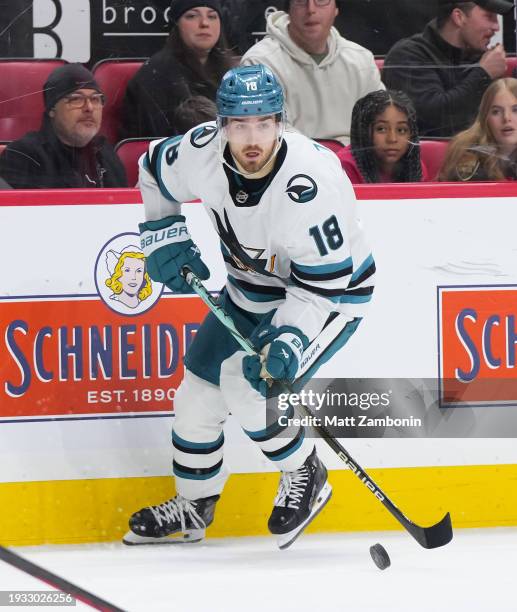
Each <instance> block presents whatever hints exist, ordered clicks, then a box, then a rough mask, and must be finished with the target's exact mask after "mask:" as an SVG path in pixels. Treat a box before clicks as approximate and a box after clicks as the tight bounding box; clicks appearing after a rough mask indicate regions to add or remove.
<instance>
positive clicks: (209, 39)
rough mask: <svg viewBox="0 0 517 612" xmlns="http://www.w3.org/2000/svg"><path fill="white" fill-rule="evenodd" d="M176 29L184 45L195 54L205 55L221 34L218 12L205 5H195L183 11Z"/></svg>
mask: <svg viewBox="0 0 517 612" xmlns="http://www.w3.org/2000/svg"><path fill="white" fill-rule="evenodd" d="M178 29H179V33H180V36H181V39H182V40H183V42H184V43H185V45H186V46H187V47H188V48H189V49H190V50H191V51H193V52H194V53H195V54H196V55H199V56H206V55H207V54H208V53H210V51H211V50H212V49H213V48H214V47H215V45H216V43H217V41H218V40H219V36H220V35H221V21H220V19H219V14H218V13H217V11H214V10H213V9H211V8H208V7H207V6H197V7H194V8H193V9H190V10H189V11H186V12H185V13H183V15H182V16H181V17H180V18H179V20H178Z"/></svg>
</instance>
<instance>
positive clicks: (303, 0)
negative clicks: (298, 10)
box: [291, 0, 330, 6]
mask: <svg viewBox="0 0 517 612" xmlns="http://www.w3.org/2000/svg"><path fill="white" fill-rule="evenodd" d="M308 3H309V0H291V4H292V5H294V6H307V4H308ZM314 4H315V5H316V6H328V5H329V4H330V0H314Z"/></svg>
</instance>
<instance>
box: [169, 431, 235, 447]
mask: <svg viewBox="0 0 517 612" xmlns="http://www.w3.org/2000/svg"><path fill="white" fill-rule="evenodd" d="M223 440H224V434H221V435H220V436H219V437H218V438H217V440H215V441H214V442H189V441H188V440H184V439H183V438H180V437H179V436H178V434H177V433H176V432H174V431H173V432H172V441H173V442H177V443H178V444H179V445H180V446H184V447H185V448H190V449H192V450H201V449H210V448H214V447H216V446H218V445H219V444H221V442H222V441H223Z"/></svg>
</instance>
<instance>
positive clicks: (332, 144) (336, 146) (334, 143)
mask: <svg viewBox="0 0 517 612" xmlns="http://www.w3.org/2000/svg"><path fill="white" fill-rule="evenodd" d="M314 140H315V141H316V142H319V144H321V145H323V146H324V147H327V149H330V150H331V151H333V152H334V153H337V152H338V151H339V150H340V149H342V148H343V147H344V146H345V145H344V144H343V143H342V142H339V140H332V139H330V138H315V139H314Z"/></svg>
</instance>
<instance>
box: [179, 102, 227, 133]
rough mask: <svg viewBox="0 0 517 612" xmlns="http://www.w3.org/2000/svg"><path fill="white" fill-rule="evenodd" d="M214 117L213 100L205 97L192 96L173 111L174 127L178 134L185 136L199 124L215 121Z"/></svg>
mask: <svg viewBox="0 0 517 612" xmlns="http://www.w3.org/2000/svg"><path fill="white" fill-rule="evenodd" d="M216 117H217V106H216V105H215V102H214V101H213V100H210V99H209V98H206V97H205V96H192V97H190V98H187V99H186V100H184V101H183V102H182V103H181V104H180V105H179V106H178V108H177V109H176V110H175V111H174V125H175V126H176V129H177V130H178V134H186V133H187V132H188V131H189V130H190V129H191V128H193V127H195V126H196V125H199V124H200V123H205V122H206V121H215V120H216Z"/></svg>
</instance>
